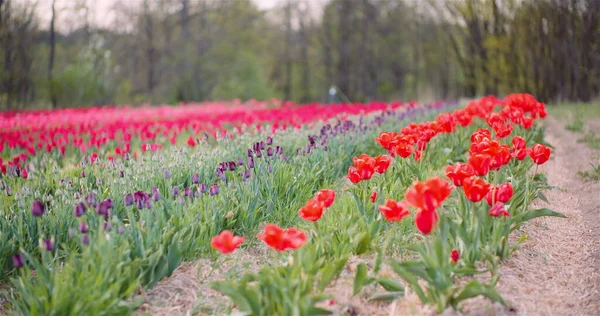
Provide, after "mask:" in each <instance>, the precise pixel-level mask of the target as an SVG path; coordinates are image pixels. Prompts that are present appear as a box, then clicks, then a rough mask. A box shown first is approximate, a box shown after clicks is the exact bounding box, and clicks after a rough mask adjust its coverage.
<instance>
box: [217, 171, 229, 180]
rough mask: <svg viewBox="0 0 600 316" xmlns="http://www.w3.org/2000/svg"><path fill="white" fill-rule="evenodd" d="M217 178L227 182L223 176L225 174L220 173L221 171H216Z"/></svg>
mask: <svg viewBox="0 0 600 316" xmlns="http://www.w3.org/2000/svg"><path fill="white" fill-rule="evenodd" d="M217 176H218V177H219V178H220V179H221V180H223V181H227V176H226V175H225V173H224V172H223V171H221V170H218V171H217Z"/></svg>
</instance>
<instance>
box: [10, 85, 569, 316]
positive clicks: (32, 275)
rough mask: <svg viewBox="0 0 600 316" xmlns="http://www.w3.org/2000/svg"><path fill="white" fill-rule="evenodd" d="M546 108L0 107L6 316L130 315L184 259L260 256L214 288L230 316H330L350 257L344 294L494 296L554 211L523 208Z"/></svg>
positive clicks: (534, 177)
mask: <svg viewBox="0 0 600 316" xmlns="http://www.w3.org/2000/svg"><path fill="white" fill-rule="evenodd" d="M545 116H546V109H545V105H544V104H543V103H540V102H538V101H537V100H535V99H534V98H533V97H532V96H531V95H527V94H512V95H508V96H506V97H505V98H504V99H498V98H496V97H493V96H489V97H484V98H481V99H478V100H472V101H469V102H466V103H462V104H461V103H456V102H441V101H440V102H435V103H432V104H427V105H420V104H417V103H414V102H411V103H400V102H398V103H391V104H386V103H380V102H373V103H369V104H337V105H323V104H309V105H296V104H293V103H286V102H270V103H262V102H250V103H248V104H240V103H235V102H232V103H227V104H225V103H210V104H208V103H207V104H190V105H182V106H179V107H158V108H157V107H142V108H120V107H103V108H94V109H79V110H59V111H39V112H19V113H16V112H13V113H4V114H2V116H1V117H2V119H1V121H0V149H1V151H0V154H1V158H2V160H0V166H1V168H2V180H1V182H0V186H1V187H0V189H1V190H2V191H3V192H2V193H0V206H1V208H0V216H1V217H2V219H1V220H0V284H4V286H3V288H5V290H3V291H2V292H0V303H2V308H0V311H2V310H5V311H12V312H15V313H17V314H23V315H71V314H74V315H80V314H86V315H114V314H119V315H121V314H130V313H133V312H135V310H136V309H137V308H138V307H139V305H140V303H141V302H140V301H139V300H137V299H135V297H136V295H138V294H139V293H143V292H144V291H146V290H148V289H151V288H153V287H155V286H156V285H157V284H158V282H159V281H161V280H163V279H165V278H166V277H168V276H170V275H171V274H172V273H173V271H174V270H175V269H176V268H177V267H179V266H180V264H182V262H184V261H193V260H196V259H199V258H204V259H209V260H213V261H214V262H217V261H219V260H222V259H223V257H227V256H231V253H233V252H250V251H251V250H253V249H265V250H266V251H267V252H268V253H269V254H270V255H269V258H270V260H269V262H262V265H261V267H260V268H259V269H257V270H256V271H250V272H247V273H245V274H242V275H228V276H227V277H226V278H223V279H221V280H219V281H217V282H213V283H211V285H210V286H211V287H212V288H213V289H214V290H216V291H218V292H220V293H222V294H223V295H225V296H227V297H229V299H230V301H231V303H228V307H227V308H228V311H229V312H230V311H239V312H242V313H245V314H247V315H323V314H329V313H332V312H334V311H333V310H332V309H331V308H330V307H329V305H330V304H331V302H334V301H335V300H336V299H337V298H336V297H335V296H334V295H332V294H331V293H329V289H330V286H331V285H332V284H333V283H335V281H336V279H337V278H338V277H339V276H340V274H341V273H342V271H344V269H345V268H346V267H347V266H348V265H349V260H350V259H351V258H352V260H354V261H358V262H357V264H356V269H355V271H353V273H354V275H353V289H352V292H353V295H361V293H365V292H368V293H373V294H372V295H371V294H370V299H371V300H373V301H384V302H391V301H395V300H402V299H403V298H404V297H405V295H406V294H407V293H409V292H410V293H415V294H416V295H417V296H418V298H419V300H420V301H421V302H422V303H423V304H426V305H431V306H433V307H434V308H435V309H436V311H437V312H439V313H441V312H443V311H444V310H446V309H447V308H454V309H460V308H461V305H460V303H461V302H462V301H465V300H467V299H470V298H473V297H476V296H483V297H486V298H487V299H489V300H492V301H495V302H499V303H500V304H504V300H503V298H502V297H501V295H500V294H499V293H498V292H497V291H496V289H495V286H496V284H497V282H498V281H499V278H500V274H499V273H498V269H499V266H500V265H501V262H502V261H503V260H505V259H507V258H508V257H509V256H510V255H511V254H512V253H513V252H514V251H515V250H516V249H518V247H519V244H520V243H521V242H522V241H523V239H522V238H521V239H519V238H515V237H514V236H513V233H515V234H514V235H518V234H516V233H517V232H518V231H519V230H520V228H521V226H522V225H523V223H525V222H527V221H529V220H531V219H534V218H537V217H541V216H557V217H563V215H562V214H560V213H557V212H554V211H552V210H550V209H546V208H542V209H532V208H531V207H530V206H531V204H532V201H534V200H535V199H541V200H545V199H546V198H545V196H544V195H543V193H542V190H543V189H545V188H547V187H548V184H547V181H546V178H545V176H543V175H542V174H539V173H538V172H537V168H538V166H539V165H542V164H544V163H545V162H546V161H548V159H549V157H550V156H551V155H552V150H551V149H550V148H548V147H547V146H546V145H545V143H544V139H543V133H542V129H541V128H540V127H539V126H538V124H536V122H537V121H538V120H540V119H543V118H544V117H545ZM372 258H374V260H371V259H372ZM384 271H393V274H389V273H384ZM478 275H486V276H487V277H486V278H483V279H485V280H487V281H485V282H484V281H480V280H481V279H480V278H476V277H475V276H478Z"/></svg>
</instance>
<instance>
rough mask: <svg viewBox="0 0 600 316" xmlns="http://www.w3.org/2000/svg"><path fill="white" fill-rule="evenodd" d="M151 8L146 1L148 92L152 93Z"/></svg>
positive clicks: (152, 43) (152, 34) (152, 42)
mask: <svg viewBox="0 0 600 316" xmlns="http://www.w3.org/2000/svg"><path fill="white" fill-rule="evenodd" d="M151 15H152V14H151V12H150V8H149V5H148V0H146V1H144V20H145V23H144V24H145V31H146V58H147V59H148V60H147V61H148V63H147V65H146V67H148V78H146V80H147V86H146V88H147V90H148V91H147V92H148V93H149V94H152V92H153V90H154V67H155V65H154V63H155V60H154V30H153V25H152V17H151Z"/></svg>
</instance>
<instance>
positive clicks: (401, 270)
mask: <svg viewBox="0 0 600 316" xmlns="http://www.w3.org/2000/svg"><path fill="white" fill-rule="evenodd" d="M405 263H407V262H403V263H398V262H390V263H389V266H390V267H391V268H392V270H394V272H396V273H397V274H398V275H399V276H401V277H402V278H403V279H404V281H406V282H407V283H408V284H409V285H410V288H411V289H412V290H413V291H415V293H417V295H418V296H419V299H420V300H421V302H423V303H425V304H426V303H428V302H429V298H427V295H425V292H423V289H422V288H421V286H420V285H419V281H418V280H417V277H416V276H415V274H414V273H413V271H409V270H408V269H407V268H406V267H407V265H406V264H405ZM413 263H414V264H417V265H421V266H422V263H420V262H413Z"/></svg>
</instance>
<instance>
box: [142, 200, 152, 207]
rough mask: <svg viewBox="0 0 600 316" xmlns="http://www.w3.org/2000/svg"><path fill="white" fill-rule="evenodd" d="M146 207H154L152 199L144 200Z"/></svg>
mask: <svg viewBox="0 0 600 316" xmlns="http://www.w3.org/2000/svg"><path fill="white" fill-rule="evenodd" d="M144 207H145V208H146V209H152V202H150V199H148V200H146V201H144Z"/></svg>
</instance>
